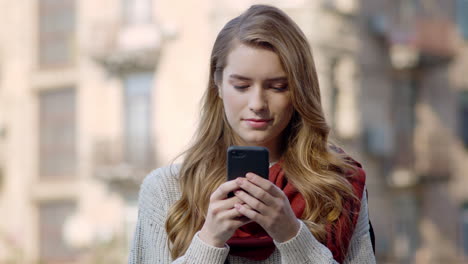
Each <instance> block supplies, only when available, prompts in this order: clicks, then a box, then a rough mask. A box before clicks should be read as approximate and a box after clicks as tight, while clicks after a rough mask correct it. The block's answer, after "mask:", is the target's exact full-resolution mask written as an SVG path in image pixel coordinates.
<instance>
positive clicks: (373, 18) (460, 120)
mask: <svg viewBox="0 0 468 264" xmlns="http://www.w3.org/2000/svg"><path fill="white" fill-rule="evenodd" d="M258 2H259V1H250V0H243V1H227V0H223V1H211V0H206V1H154V0H105V1H91V0H34V1H32V0H18V1H7V0H0V6H2V8H1V9H0V17H2V18H3V19H4V23H3V24H1V25H0V215H2V221H0V263H124V262H125V259H126V255H127V252H128V247H129V243H130V240H131V237H132V233H133V228H134V224H135V221H136V210H137V209H136V202H137V195H138V188H139V184H140V183H141V180H142V178H143V177H144V176H145V174H147V173H148V172H149V171H150V170H151V169H152V168H155V167H159V166H164V165H166V164H168V163H169V162H171V160H172V158H174V157H175V156H176V155H177V154H178V153H180V152H181V151H182V150H183V148H184V147H185V146H186V144H187V143H188V142H189V140H190V138H191V135H192V134H193V131H194V129H195V124H196V120H197V115H198V102H199V99H200V98H201V95H202V93H203V91H204V89H205V85H206V81H207V75H208V62H209V53H210V50H211V47H212V44H213V41H214V38H215V36H216V34H217V32H218V31H219V30H220V29H221V27H222V26H223V25H224V24H225V23H226V22H227V20H228V19H230V18H232V17H234V16H236V15H238V14H239V13H240V12H241V11H243V10H245V9H246V8H247V7H248V6H250V5H251V4H254V3H258ZM266 3H268V4H273V5H275V6H278V7H280V8H282V9H283V10H285V11H286V12H287V13H288V14H290V15H291V16H292V17H293V19H294V20H295V21H297V22H298V24H299V26H300V27H301V28H302V29H303V30H304V32H305V33H306V35H307V37H308V38H309V40H310V42H311V46H312V47H313V50H314V56H315V60H316V63H317V69H318V71H319V79H320V84H321V89H322V95H323V101H324V107H325V111H326V115H327V118H328V121H329V123H330V125H331V126H332V127H333V131H334V138H335V139H336V140H337V141H338V142H339V144H341V145H342V146H343V147H344V149H345V150H346V151H347V152H348V153H350V154H351V155H352V156H354V157H356V159H357V160H359V161H361V162H362V164H363V165H364V168H365V169H366V171H367V174H368V178H367V182H368V190H369V204H370V215H371V220H372V223H373V225H374V228H375V231H376V236H377V252H376V253H377V256H378V262H379V263H464V262H467V256H468V190H467V188H468V187H466V186H468V176H466V173H465V171H466V169H468V154H467V147H468V79H467V78H465V76H466V72H468V44H467V40H468V21H467V17H468V1H466V0H450V1H430V0H412V1H406V0H398V1H388V0H387V1H386V0H377V1H376V0H320V1H312V0H293V1H268V2H266ZM194 10H196V12H194Z"/></svg>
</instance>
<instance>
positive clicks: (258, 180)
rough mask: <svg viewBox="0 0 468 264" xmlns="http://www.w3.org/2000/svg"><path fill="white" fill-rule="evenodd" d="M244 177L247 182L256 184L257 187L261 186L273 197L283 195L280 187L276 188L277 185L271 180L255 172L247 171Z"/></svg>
mask: <svg viewBox="0 0 468 264" xmlns="http://www.w3.org/2000/svg"><path fill="white" fill-rule="evenodd" d="M246 178H247V180H248V181H249V182H251V183H253V184H255V185H257V186H258V187H260V188H262V189H263V190H265V191H266V192H268V193H269V194H270V195H272V196H274V197H281V196H282V195H283V191H282V190H281V189H280V188H278V186H276V185H274V184H273V183H272V182H271V181H269V180H267V179H264V178H262V177H260V176H258V175H257V174H255V173H252V172H249V173H247V174H246Z"/></svg>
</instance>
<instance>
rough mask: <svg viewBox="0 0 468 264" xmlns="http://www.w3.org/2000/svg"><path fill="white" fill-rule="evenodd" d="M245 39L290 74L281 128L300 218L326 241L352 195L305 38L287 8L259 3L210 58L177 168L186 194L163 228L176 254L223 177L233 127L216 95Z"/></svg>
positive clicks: (231, 26) (228, 29) (230, 28)
mask: <svg viewBox="0 0 468 264" xmlns="http://www.w3.org/2000/svg"><path fill="white" fill-rule="evenodd" d="M240 43H242V44H245V45H250V46H253V47H260V48H266V49H269V50H272V51H274V52H275V53H276V54H277V55H278V56H279V59H280V61H281V64H282V66H283V69H284V71H285V72H286V75H287V78H288V87H289V89H290V91H291V100H292V104H293V107H294V113H293V116H292V118H291V120H290V122H289V124H288V126H287V128H286V129H285V131H284V132H285V133H283V136H284V138H283V141H284V142H285V144H284V146H283V152H282V159H283V161H284V162H283V164H284V166H283V169H284V171H285V175H287V178H288V181H290V182H291V183H292V184H293V185H294V186H296V187H297V189H298V190H299V192H300V193H301V194H302V195H303V197H304V199H305V201H306V208H305V211H304V213H303V215H302V217H301V219H302V220H303V221H304V222H305V223H306V224H307V226H308V228H309V229H310V231H311V232H312V233H313V234H314V236H315V237H316V238H317V239H318V240H319V241H321V242H324V241H325V239H326V230H325V225H326V224H327V223H329V222H332V221H335V220H336V219H338V217H339V215H340V214H341V212H342V210H344V209H343V199H346V198H355V196H354V195H353V190H352V187H351V185H350V183H349V182H348V181H347V179H346V178H345V176H344V173H342V172H343V171H344V170H348V169H351V170H352V169H353V167H352V166H351V165H349V164H348V163H347V162H346V160H345V157H344V156H343V155H342V154H339V153H337V151H334V150H333V149H332V148H331V147H332V145H331V143H330V142H329V139H328V136H329V132H330V129H329V127H328V125H327V123H326V121H325V118H324V114H323V110H322V104H321V99H320V89H319V84H318V79H317V73H316V69H315V65H314V61H313V57H312V52H311V49H310V47H309V44H308V41H307V39H306V37H305V35H304V34H303V33H302V31H301V30H300V29H299V27H298V26H297V25H296V23H295V22H294V21H292V19H291V18H290V17H288V16H287V15H286V14H285V13H284V12H283V11H281V10H279V9H277V8H275V7H271V6H266V5H254V6H251V7H250V8H249V9H248V10H247V11H245V12H244V13H242V14H241V15H240V16H238V17H236V18H234V19H232V20H231V21H229V22H228V23H227V24H226V25H225V26H224V28H223V29H222V30H221V31H220V33H219V34H218V36H217V38H216V41H215V43H214V46H213V50H212V53H211V59H210V72H209V80H208V87H207V90H206V91H205V94H204V96H203V99H202V103H203V104H202V109H201V116H200V122H199V127H198V129H197V130H196V134H195V136H194V140H193V143H192V145H191V146H190V147H189V148H188V149H187V150H186V151H185V152H184V153H183V154H184V161H183V163H182V166H181V168H180V172H179V184H180V189H181V192H182V195H181V198H180V199H179V200H178V201H177V202H176V203H175V204H174V205H173V206H172V207H171V209H170V211H169V213H168V217H167V221H166V231H167V235H168V244H169V248H170V252H171V256H172V258H173V259H175V258H177V257H179V256H181V255H183V254H184V253H185V251H186V250H187V248H188V246H189V245H190V243H191V240H192V238H193V236H194V234H195V233H196V232H197V231H199V230H200V229H201V227H202V226H203V223H204V221H205V217H206V214H207V211H208V204H209V198H210V195H211V193H212V192H214V190H215V189H216V188H218V186H219V185H221V184H222V183H223V182H225V181H226V171H225V163H226V149H227V147H229V146H230V145H233V144H234V137H235V135H234V134H233V131H232V129H231V128H230V126H229V124H228V122H227V120H226V117H225V114H224V107H223V102H222V100H221V99H220V97H219V96H218V89H217V85H216V84H217V83H219V82H220V81H221V78H222V72H223V69H224V68H225V66H226V63H227V56H228V54H229V52H230V51H231V50H232V49H233V47H235V45H239V44H240Z"/></svg>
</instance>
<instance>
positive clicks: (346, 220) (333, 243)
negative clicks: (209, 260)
mask: <svg viewBox="0 0 468 264" xmlns="http://www.w3.org/2000/svg"><path fill="white" fill-rule="evenodd" d="M347 160H348V161H349V162H350V163H351V164H352V165H353V166H355V167H356V172H355V173H354V174H351V173H346V176H347V179H348V180H349V182H350V183H351V185H352V187H353V191H354V194H355V195H356V196H357V197H358V198H359V201H356V200H354V199H347V200H345V201H344V203H343V209H344V210H343V211H342V213H341V214H340V216H339V218H338V219H337V220H335V221H334V222H331V223H329V224H327V225H326V227H325V229H326V230H327V238H326V246H327V247H328V248H329V249H330V251H331V252H332V254H333V258H334V259H335V260H336V261H337V262H338V263H341V262H343V261H344V259H345V255H346V252H347V250H348V246H349V243H350V241H351V236H352V235H353V232H354V228H355V226H356V223H357V219H358V217H359V209H360V207H361V203H360V200H361V199H362V193H363V191H364V184H365V180H366V175H365V172H364V170H363V169H362V166H361V164H359V163H358V162H357V161H355V160H353V159H351V158H348V159H347ZM269 180H270V181H271V182H273V183H274V184H275V185H276V186H278V187H279V188H281V189H282V190H283V192H284V193H285V194H286V196H287V197H288V199H289V202H290V204H291V207H292V209H293V211H294V213H295V215H296V217H297V218H300V217H301V216H302V214H303V212H304V208H305V200H304V198H303V196H302V195H301V194H300V193H299V192H298V190H297V189H296V188H295V187H294V186H293V185H292V184H290V183H289V182H288V181H287V179H286V177H285V175H284V171H283V169H282V167H281V164H280V163H279V162H278V163H276V164H275V165H274V166H272V167H271V168H270V172H269ZM227 244H228V245H229V247H230V248H231V249H230V252H229V254H231V255H234V256H240V257H244V258H248V259H251V260H264V259H267V258H268V257H269V256H270V255H271V254H272V253H273V251H274V250H275V245H274V243H273V239H272V238H271V237H270V236H269V235H268V234H267V232H266V231H265V230H264V229H263V228H262V227H261V226H260V225H259V224H257V223H250V224H247V225H244V226H242V227H240V228H239V229H237V230H236V231H235V233H234V235H233V236H232V237H231V238H230V239H229V240H228V241H227Z"/></svg>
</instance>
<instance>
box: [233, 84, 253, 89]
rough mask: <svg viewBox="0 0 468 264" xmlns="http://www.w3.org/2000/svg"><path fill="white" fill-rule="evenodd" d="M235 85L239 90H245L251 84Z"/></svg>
mask: <svg viewBox="0 0 468 264" xmlns="http://www.w3.org/2000/svg"><path fill="white" fill-rule="evenodd" d="M233 87H234V88H235V89H237V90H244V89H246V88H248V87H249V86H248V85H233Z"/></svg>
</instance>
